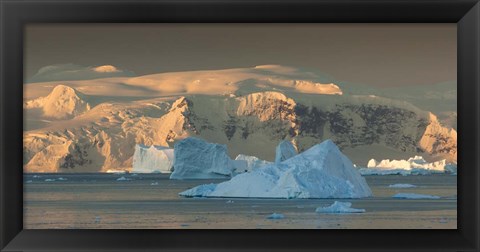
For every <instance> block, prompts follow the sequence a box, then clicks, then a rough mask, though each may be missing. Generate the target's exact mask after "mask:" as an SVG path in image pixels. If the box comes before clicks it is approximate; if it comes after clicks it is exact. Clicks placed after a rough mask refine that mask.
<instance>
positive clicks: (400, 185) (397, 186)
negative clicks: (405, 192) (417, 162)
mask: <svg viewBox="0 0 480 252" xmlns="http://www.w3.org/2000/svg"><path fill="white" fill-rule="evenodd" d="M388 187H390V188H414V187H417V186H416V185H412V184H393V185H389V186H388Z"/></svg>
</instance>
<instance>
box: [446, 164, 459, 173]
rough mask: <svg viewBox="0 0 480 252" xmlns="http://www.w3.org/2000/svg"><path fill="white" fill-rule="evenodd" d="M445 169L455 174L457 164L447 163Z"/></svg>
mask: <svg viewBox="0 0 480 252" xmlns="http://www.w3.org/2000/svg"><path fill="white" fill-rule="evenodd" d="M445 171H446V172H448V173H451V174H453V175H457V164H452V163H450V164H446V165H445Z"/></svg>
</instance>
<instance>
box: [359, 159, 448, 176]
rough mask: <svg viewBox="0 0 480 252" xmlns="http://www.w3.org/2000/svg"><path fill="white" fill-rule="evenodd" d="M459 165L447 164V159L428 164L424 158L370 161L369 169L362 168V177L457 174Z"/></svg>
mask: <svg viewBox="0 0 480 252" xmlns="http://www.w3.org/2000/svg"><path fill="white" fill-rule="evenodd" d="M456 170H457V165H456V164H451V163H447V161H446V160H445V159H443V160H440V161H436V162H431V163H429V162H427V161H426V160H425V159H424V158H423V157H422V156H415V157H411V158H409V159H408V160H405V159H403V160H390V159H384V160H382V161H380V162H378V161H377V160H375V159H370V161H368V164H367V168H360V169H359V172H360V173H361V174H362V175H396V174H398V175H404V176H406V175H426V174H433V173H455V174H456Z"/></svg>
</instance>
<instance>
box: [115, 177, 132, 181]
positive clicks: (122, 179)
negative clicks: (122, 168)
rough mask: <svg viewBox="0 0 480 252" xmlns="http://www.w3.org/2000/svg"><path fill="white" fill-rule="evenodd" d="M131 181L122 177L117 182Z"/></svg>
mask: <svg viewBox="0 0 480 252" xmlns="http://www.w3.org/2000/svg"><path fill="white" fill-rule="evenodd" d="M129 180H131V179H129V178H125V177H120V178H118V179H117V181H129Z"/></svg>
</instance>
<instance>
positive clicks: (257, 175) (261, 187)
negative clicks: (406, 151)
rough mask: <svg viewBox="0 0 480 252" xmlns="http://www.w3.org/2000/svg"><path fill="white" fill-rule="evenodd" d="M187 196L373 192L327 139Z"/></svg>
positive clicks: (325, 195)
mask: <svg viewBox="0 0 480 252" xmlns="http://www.w3.org/2000/svg"><path fill="white" fill-rule="evenodd" d="M180 195H182V196H187V197H252V198H362V197H369V196H371V195H372V191H371V190H370V187H369V186H368V185H367V182H366V181H365V178H363V177H362V176H361V175H360V173H358V171H357V170H356V169H355V168H354V167H353V164H352V162H351V161H350V160H349V159H348V158H347V157H346V156H345V155H343V154H342V152H340V150H339V149H338V147H337V146H336V145H335V144H334V143H333V142H332V141H331V140H327V141H324V142H323V143H321V144H317V145H315V146H313V147H311V148H310V149H308V150H306V151H305V152H303V153H301V154H298V155H296V156H295V157H292V158H289V159H287V160H285V161H283V162H281V163H279V164H270V165H266V166H264V167H262V168H261V169H256V170H253V171H251V172H247V173H243V174H239V175H237V176H235V177H233V178H232V179H231V180H229V181H226V182H223V183H220V184H217V185H215V184H208V185H200V186H197V187H194V188H192V189H190V190H187V191H184V192H182V193H180Z"/></svg>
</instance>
